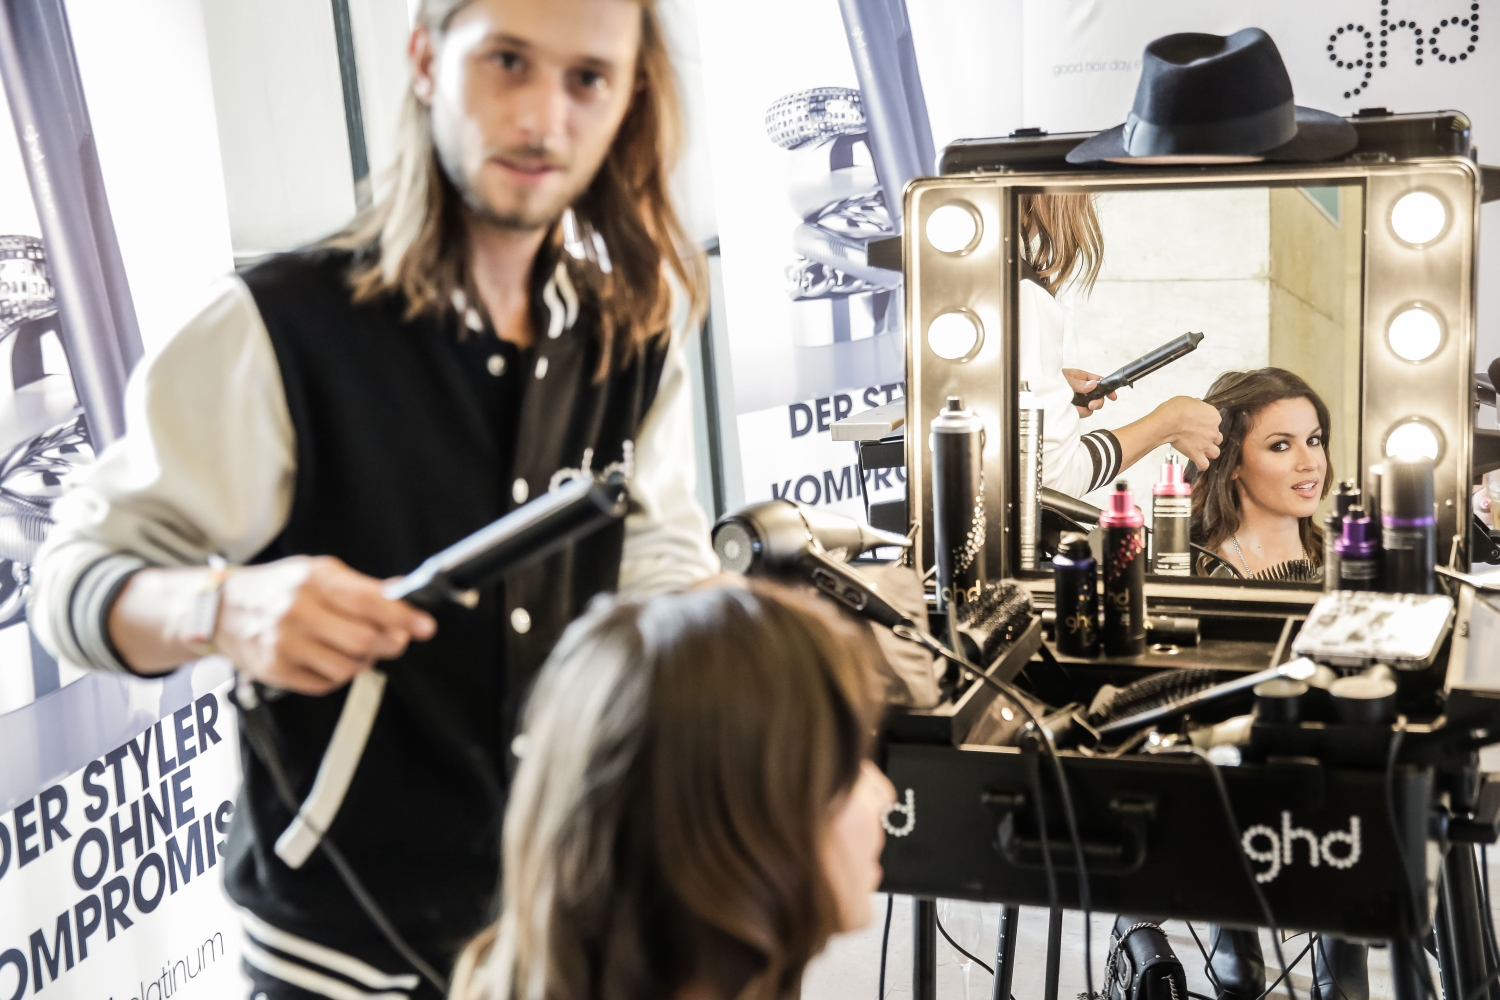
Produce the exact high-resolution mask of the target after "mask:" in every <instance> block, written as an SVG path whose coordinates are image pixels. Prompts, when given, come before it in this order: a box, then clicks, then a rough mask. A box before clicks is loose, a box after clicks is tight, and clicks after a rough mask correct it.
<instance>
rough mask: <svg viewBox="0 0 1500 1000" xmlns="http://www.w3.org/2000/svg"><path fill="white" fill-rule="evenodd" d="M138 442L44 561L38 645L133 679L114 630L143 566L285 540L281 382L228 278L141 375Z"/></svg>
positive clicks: (107, 460)
mask: <svg viewBox="0 0 1500 1000" xmlns="http://www.w3.org/2000/svg"><path fill="white" fill-rule="evenodd" d="M125 423H126V434H125V436H124V437H123V438H122V439H120V440H119V441H116V442H115V443H114V444H112V445H110V446H109V447H108V448H106V449H105V450H104V452H103V453H102V454H101V455H100V456H99V458H98V461H96V462H95V463H94V465H93V466H91V467H89V468H87V469H85V470H84V471H83V472H82V473H80V475H79V476H78V478H76V479H75V480H74V481H72V482H71V483H69V485H68V488H67V490H66V492H65V493H64V494H63V496H62V497H61V498H59V499H58V501H57V503H56V504H54V505H53V508H52V516H53V520H54V522H55V526H54V527H53V529H52V531H51V533H50V534H49V536H48V538H47V542H46V544H45V545H44V546H43V547H42V549H41V551H40V552H39V553H38V557H37V566H36V575H35V577H34V581H33V582H34V586H33V589H32V593H31V597H30V605H29V616H28V617H29V619H30V621H31V624H32V627H33V629H34V630H35V632H36V634H37V637H38V638H39V639H40V640H41V642H42V644H43V645H44V646H46V647H47V648H48V650H49V651H51V652H52V653H53V655H55V656H58V657H59V658H61V659H64V660H66V661H68V662H71V663H75V664H78V665H80V666H91V667H95V668H97V669H113V670H123V669H124V667H123V665H121V664H120V663H119V662H118V659H117V658H116V657H115V655H114V653H113V651H112V650H111V649H110V647H109V643H108V640H107V638H106V637H105V632H104V627H103V615H104V614H105V613H107V611H108V608H109V604H110V603H111V602H112V601H113V599H114V596H115V594H116V593H117V592H118V590H119V587H120V586H121V585H123V583H124V582H125V579H126V578H128V577H129V575H130V573H132V572H134V571H135V570H136V569H139V568H141V567H142V566H147V565H154V566H190V565H202V564H203V563H204V562H206V561H207V558H208V556H209V555H211V554H217V555H220V556H222V557H223V558H225V559H226V560H228V561H229V562H232V563H233V562H243V561H244V560H246V559H249V558H250V557H252V556H254V555H255V554H256V553H257V552H259V551H260V550H261V549H263V548H264V547H265V546H266V545H267V544H269V543H270V542H271V540H272V539H274V538H275V537H276V535H277V534H278V533H279V532H280V531H281V529H282V528H283V527H284V526H285V524H286V521H287V517H288V515H289V511H290V507H291V499H292V486H293V478H294V467H295V452H294V440H293V430H292V422H291V416H290V414H289V413H288V411H287V405H286V396H285V393H284V390H283V388H282V384H281V373H280V370H279V368H278V366H277V363H276V356H275V352H274V350H273V349H272V347H271V341H270V336H269V334H268V333H267V332H266V328H265V324H264V323H263V322H262V320H261V317H260V313H259V311H258V310H257V309H256V307H255V302H254V300H253V299H252V298H251V296H250V292H249V290H248V289H247V288H246V287H245V286H244V284H243V283H242V282H241V281H240V280H239V279H238V278H234V277H229V278H225V279H223V280H222V281H219V282H217V283H215V285H214V286H213V287H212V288H211V290H210V294H209V296H208V301H207V303H206V304H205V305H204V307H203V308H202V309H200V310H199V311H198V313H197V314H196V315H195V316H194V318H193V319H192V320H190V321H189V322H188V323H187V325H186V326H184V327H183V328H182V329H181V330H179V331H178V332H177V333H176V334H174V335H173V336H172V338H171V339H170V340H168V341H167V343H166V344H164V345H163V346H162V347H161V348H160V349H159V350H158V351H156V352H155V353H153V354H152V355H151V356H149V357H147V358H146V359H144V360H143V361H142V362H141V364H140V365H139V366H138V367H137V369H136V370H135V372H134V373H133V374H132V375H131V378H130V383H129V385H128V387H127V389H126V394H125Z"/></svg>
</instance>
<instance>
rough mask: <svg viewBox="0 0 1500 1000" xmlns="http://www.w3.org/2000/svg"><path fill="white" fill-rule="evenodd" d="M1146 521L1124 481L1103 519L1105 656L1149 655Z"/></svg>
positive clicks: (1113, 496) (1118, 487)
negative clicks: (1147, 634)
mask: <svg viewBox="0 0 1500 1000" xmlns="http://www.w3.org/2000/svg"><path fill="white" fill-rule="evenodd" d="M1145 525H1146V519H1145V517H1144V516H1142V514H1141V512H1140V511H1138V510H1136V508H1135V497H1134V496H1132V495H1131V492H1130V484H1129V483H1127V482H1126V481H1125V480H1123V479H1121V480H1120V481H1119V482H1117V483H1115V489H1114V492H1113V493H1111V494H1110V495H1109V508H1108V509H1107V510H1105V511H1104V514H1103V515H1102V516H1101V517H1100V518H1099V526H1100V527H1101V528H1103V529H1104V652H1105V653H1107V654H1109V655H1110V656H1139V655H1140V654H1141V653H1144V652H1145V651H1146V527H1145Z"/></svg>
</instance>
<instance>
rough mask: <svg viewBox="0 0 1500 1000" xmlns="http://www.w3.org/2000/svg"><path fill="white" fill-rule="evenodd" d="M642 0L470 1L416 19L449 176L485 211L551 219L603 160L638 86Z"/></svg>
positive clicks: (499, 218) (422, 81)
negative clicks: (428, 19) (443, 26)
mask: <svg viewBox="0 0 1500 1000" xmlns="http://www.w3.org/2000/svg"><path fill="white" fill-rule="evenodd" d="M640 38H641V7H640V4H639V3H637V2H636V0H545V2H539V0H473V2H472V3H470V4H469V5H468V6H466V7H464V8H463V9H462V10H461V11H459V13H458V14H457V16H455V17H454V18H453V20H452V21H451V22H450V24H449V28H448V30H447V32H446V33H445V34H443V35H442V36H441V37H432V36H429V35H428V33H427V32H426V30H425V29H422V28H419V29H417V31H415V32H414V33H413V34H412V40H411V46H410V50H409V54H410V56H411V63H412V70H413V87H414V89H415V91H416V93H417V96H418V97H419V98H420V99H421V100H423V101H424V102H426V103H427V104H428V105H429V106H430V107H431V108H432V134H433V141H434V143H435V144H436V147H437V151H438V156H439V158H440V159H441V161H442V164H443V168H444V171H445V172H446V173H447V175H448V178H449V179H450V180H451V181H452V182H453V184H454V185H455V186H456V187H457V188H458V189H459V191H460V192H461V193H462V195H463V197H464V201H465V202H466V203H467V204H468V206H469V209H470V210H471V211H472V212H473V213H474V214H475V215H476V216H477V217H478V218H479V219H480V220H482V221H484V222H487V223H490V224H492V225H497V226H502V227H505V228H508V229H522V230H533V229H539V228H542V227H545V226H549V225H551V224H552V223H553V222H554V221H555V220H556V219H557V217H558V216H559V215H561V214H562V211H563V209H565V208H567V206H568V205H569V204H570V203H571V202H572V201H573V200H574V199H575V198H576V197H577V196H578V195H579V194H580V193H581V192H582V191H583V190H584V188H586V187H588V185H589V182H590V181H592V180H593V179H594V174H595V173H597V172H598V170H599V165H600V164H601V163H603V162H604V157H605V155H606V154H607V153H608V152H609V147H610V144H611V143H613V142H614V138H615V133H616V131H618V129H619V127H620V122H621V120H623V119H624V117H625V112H626V111H627V110H628V108H629V107H630V100H631V97H632V95H633V93H634V90H635V65H636V54H637V50H638V49H639V47H640Z"/></svg>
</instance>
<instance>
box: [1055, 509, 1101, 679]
mask: <svg viewBox="0 0 1500 1000" xmlns="http://www.w3.org/2000/svg"><path fill="white" fill-rule="evenodd" d="M1052 593H1053V595H1054V597H1055V599H1056V602H1057V651H1058V652H1059V653H1064V654H1066V655H1068V656H1098V655H1099V570H1098V566H1097V565H1096V564H1095V562H1094V553H1093V551H1092V550H1090V549H1089V536H1088V535H1085V534H1083V533H1082V532H1078V531H1067V532H1064V533H1063V536H1062V538H1061V539H1060V540H1059V543H1058V546H1057V555H1055V556H1053V557H1052Z"/></svg>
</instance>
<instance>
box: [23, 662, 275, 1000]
mask: <svg viewBox="0 0 1500 1000" xmlns="http://www.w3.org/2000/svg"><path fill="white" fill-rule="evenodd" d="M228 673H229V672H228V670H227V668H226V666H225V665H224V664H223V663H218V664H214V663H205V664H199V665H198V666H196V667H192V668H186V669H184V670H183V671H181V672H179V674H177V675H175V676H174V677H173V678H171V679H169V680H167V681H141V680H130V679H123V678H121V679H115V678H99V680H100V681H101V682H102V683H103V685H104V689H105V690H106V692H107V691H108V690H110V689H112V686H113V684H124V685H127V686H128V689H129V693H127V695H126V697H127V702H128V703H127V705H124V706H121V705H119V704H118V703H117V700H115V699H111V698H110V697H109V696H108V694H106V695H105V696H103V697H98V696H96V697H94V698H81V697H80V696H79V695H80V693H81V692H84V691H85V690H86V689H87V688H88V687H89V685H90V682H91V681H93V680H95V678H94V677H90V678H85V679H83V680H80V681H77V682H75V683H74V684H72V685H69V687H68V688H65V689H63V690H62V691H58V692H56V693H54V694H53V695H52V696H50V697H49V698H45V699H42V700H41V701H39V702H35V703H33V705H31V706H28V708H27V709H23V710H22V711H21V712H14V713H11V714H10V715H7V716H4V717H0V742H3V743H4V744H6V746H7V747H8V748H11V747H13V746H14V745H15V744H17V743H18V742H20V741H21V740H22V739H24V740H26V741H27V744H28V745H30V746H34V747H40V748H41V752H39V753H36V754H33V755H32V758H31V760H30V761H28V760H26V759H25V758H24V757H19V756H11V757H10V758H9V759H7V763H6V766H7V769H10V768H12V767H15V768H17V769H19V770H26V771H30V772H31V773H33V774H35V775H37V776H39V777H40V776H42V775H43V774H44V773H45V771H46V769H47V767H48V766H49V761H52V760H55V759H56V757H55V753H48V752H47V751H48V750H49V749H55V748H49V747H48V744H59V743H64V742H69V743H74V744H77V743H82V742H87V741H88V740H90V739H92V738H94V737H95V735H96V733H97V732H99V731H102V730H107V729H109V728H110V727H111V726H113V725H114V724H115V723H116V721H117V720H118V719H120V718H122V717H123V718H130V717H134V718H136V719H138V720H139V719H140V718H141V715H142V714H143V713H142V710H143V709H144V710H146V712H145V714H147V715H153V714H156V712H157V711H159V712H160V713H161V715H160V718H157V719H156V720H155V721H153V722H151V723H150V724H147V725H143V726H142V727H141V728H140V729H139V731H138V732H136V733H134V735H133V736H132V737H131V738H129V739H126V740H124V741H123V742H121V743H119V745H117V746H111V747H109V748H108V749H103V750H102V752H101V753H99V755H98V756H97V757H94V758H93V759H92V760H89V761H88V762H87V763H86V764H84V765H83V766H82V767H79V768H77V769H75V770H73V771H72V772H71V773H69V774H67V775H66V776H63V777H60V778H58V779H57V780H50V781H43V782H38V783H37V785H36V787H35V788H34V790H32V791H31V792H30V793H29V794H25V795H23V796H21V797H17V796H15V795H14V794H12V795H11V796H10V798H9V799H8V800H6V803H0V804H7V803H8V805H9V808H8V809H7V811H6V812H4V813H0V1000H21V998H23V997H30V996H33V995H37V996H39V995H41V994H42V991H43V990H46V991H47V993H46V995H47V996H50V997H54V998H67V997H78V998H84V997H88V998H101V1000H102V998H104V997H111V998H115V1000H127V998H128V1000H167V998H169V997H173V996H176V995H178V994H179V993H181V994H182V995H183V996H184V997H185V998H190V997H195V996H196V997H204V998H209V997H226V996H236V995H240V994H242V993H243V992H244V989H245V985H244V978H243V976H242V975H241V973H240V969H239V952H240V948H239V922H238V918H237V917H236V915H235V911H234V908H233V907H232V906H231V905H230V903H229V901H228V899H227V898H226V897H225V895H224V892H223V880H222V878H221V877H220V875H221V872H222V870H223V869H222V868H221V867H220V864H221V861H222V856H223V851H224V842H225V836H226V834H227V832H228V830H229V824H230V821H231V820H232V818H233V816H234V802H235V796H236V794H237V792H238V790H239V784H240V771H239V749H238V736H237V730H236V726H235V715H234V706H233V704H232V702H230V700H229V697H228V692H229V689H230V685H231V684H232V680H231V679H227V676H228ZM205 685H210V686H208V687H207V689H206V690H205V689H203V688H204V686H205ZM70 696H71V697H72V698H73V699H74V701H75V703H76V707H78V708H79V709H81V711H75V712H71V713H67V714H69V715H72V716H74V717H73V718H68V719H63V718H52V719H45V718H44V719H40V720H37V719H29V718H25V717H24V714H25V713H27V712H36V711H38V710H43V709H45V708H46V707H47V706H49V704H50V703H59V702H60V701H61V700H63V699H67V698H69V697H70ZM157 706H159V708H158V707H157ZM90 708H92V709H93V710H95V711H97V712H99V713H100V715H101V717H100V718H99V719H98V722H99V727H98V730H90V729H89V728H88V727H87V720H86V719H84V718H83V717H82V716H83V714H85V713H86V712H87V711H88V710H89V709H90ZM38 721H40V722H43V723H69V724H70V725H66V727H64V726H62V725H59V726H57V727H56V728H55V729H53V731H51V732H45V731H43V732H38V731H37V730H38V729H45V728H50V727H48V726H45V725H43V726H38V725H36V724H35V723H36V722H38ZM137 725H140V723H139V722H138V723H137ZM28 764H29V765H30V767H28V766H27V765H28ZM17 777H18V776H17V775H16V774H15V773H14V772H12V773H9V774H7V775H6V781H5V785H6V786H7V788H11V787H13V785H14V782H15V781H16V780H17Z"/></svg>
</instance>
